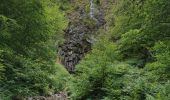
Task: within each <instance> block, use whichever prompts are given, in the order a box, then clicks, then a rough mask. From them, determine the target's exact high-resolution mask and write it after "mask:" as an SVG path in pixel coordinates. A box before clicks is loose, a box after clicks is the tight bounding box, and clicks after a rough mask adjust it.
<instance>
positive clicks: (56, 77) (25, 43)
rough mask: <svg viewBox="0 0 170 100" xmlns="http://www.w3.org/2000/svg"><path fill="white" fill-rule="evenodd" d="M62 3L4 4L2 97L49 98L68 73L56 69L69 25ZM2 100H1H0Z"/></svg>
mask: <svg viewBox="0 0 170 100" xmlns="http://www.w3.org/2000/svg"><path fill="white" fill-rule="evenodd" d="M58 5H59V3H58V2H53V1H50V0H48V1H47V0H41V1H37V0H29V1H25V0H7V1H6V0H1V4H0V9H1V10H0V38H1V39H0V92H1V93H0V97H2V99H6V98H7V100H8V99H9V98H10V96H32V95H50V94H53V93H55V92H58V91H61V90H63V88H64V82H65V81H66V80H65V79H62V77H66V76H68V73H67V72H66V71H64V69H62V66H61V65H56V56H57V54H56V50H57V48H56V46H57V45H58V42H60V41H62V37H63V35H62V33H63V29H64V28H65V27H66V25H67V20H66V19H65V17H64V13H62V12H61V11H60V10H59V6H58ZM0 99H1V98H0Z"/></svg>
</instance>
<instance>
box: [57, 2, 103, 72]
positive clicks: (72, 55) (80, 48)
mask: <svg viewBox="0 0 170 100" xmlns="http://www.w3.org/2000/svg"><path fill="white" fill-rule="evenodd" d="M89 4H90V12H89V13H86V12H85V11H84V10H83V9H79V11H77V12H78V13H79V14H80V18H79V19H77V20H78V22H74V23H71V21H70V23H69V25H68V28H67V29H66V31H65V42H64V44H63V45H62V46H61V47H60V50H59V54H60V59H61V63H62V64H63V65H64V66H65V68H66V69H67V70H68V71H69V72H70V73H74V72H75V65H76V64H78V63H79V61H80V60H81V59H82V58H83V57H84V56H85V54H86V53H88V52H89V51H90V50H91V46H92V44H93V43H94V41H95V39H94V36H93V35H94V33H95V32H96V31H97V30H98V29H99V28H100V27H101V26H103V25H104V23H105V20H104V15H103V13H102V10H101V9H100V7H99V6H98V7H97V5H96V4H94V3H93V0H91V1H90V2H89ZM95 7H97V8H95ZM83 20H87V21H89V22H90V23H92V22H95V25H94V26H93V27H90V26H89V24H86V23H85V22H83ZM92 36H93V37H92Z"/></svg>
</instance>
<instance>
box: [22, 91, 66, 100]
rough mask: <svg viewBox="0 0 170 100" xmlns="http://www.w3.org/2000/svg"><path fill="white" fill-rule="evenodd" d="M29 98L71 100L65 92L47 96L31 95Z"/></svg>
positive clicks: (31, 99)
mask: <svg viewBox="0 0 170 100" xmlns="http://www.w3.org/2000/svg"><path fill="white" fill-rule="evenodd" d="M19 100H20V99H19ZM27 100H69V99H68V97H67V95H66V94H65V93H63V92H60V93H59V94H55V95H51V96H48V97H45V96H35V97H29V98H27Z"/></svg>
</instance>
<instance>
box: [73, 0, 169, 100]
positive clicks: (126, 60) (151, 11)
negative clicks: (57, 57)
mask: <svg viewBox="0 0 170 100" xmlns="http://www.w3.org/2000/svg"><path fill="white" fill-rule="evenodd" d="M115 2H116V3H114V4H113V5H112V6H111V7H112V8H110V9H111V11H108V12H109V13H107V17H106V20H107V25H108V26H107V27H108V30H107V32H109V35H108V34H103V35H102V36H103V37H104V38H105V37H107V38H105V39H103V38H101V37H99V39H100V40H99V41H98V42H97V44H95V46H94V47H93V50H92V52H90V53H89V54H88V55H87V56H86V57H85V58H84V59H83V60H82V61H81V62H80V64H78V65H77V66H76V69H77V73H76V75H74V77H73V80H72V82H71V83H70V84H71V86H70V91H71V93H72V94H71V96H72V97H73V100H74V99H75V100H87V99H90V100H94V99H95V100H169V98H170V94H169V90H170V87H169V85H170V83H169V81H170V74H169V73H170V72H169V70H170V68H169V66H170V59H169V58H170V47H169V46H170V41H169V40H170V38H169V37H170V35H169V33H170V28H169V27H170V24H169V23H170V19H169V16H170V10H168V9H170V8H169V7H170V1H167V0H133V1H132V0H126V1H125V0H116V1H115ZM110 12H112V13H110ZM101 32H103V31H101ZM107 32H104V33H107Z"/></svg>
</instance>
